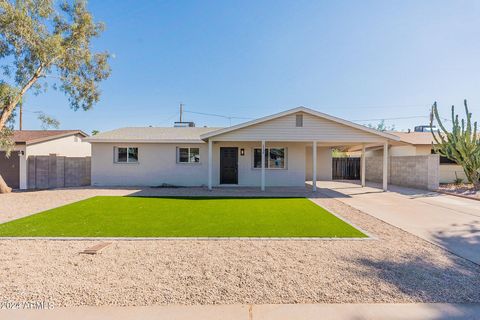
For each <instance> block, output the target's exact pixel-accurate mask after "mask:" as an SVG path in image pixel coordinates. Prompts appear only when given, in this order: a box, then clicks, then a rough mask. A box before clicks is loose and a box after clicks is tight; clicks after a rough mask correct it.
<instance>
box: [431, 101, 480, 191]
mask: <svg viewBox="0 0 480 320" xmlns="http://www.w3.org/2000/svg"><path fill="white" fill-rule="evenodd" d="M464 105H465V113H466V115H467V119H466V121H465V119H462V120H461V121H459V119H458V114H455V106H452V131H451V132H449V131H448V130H447V129H446V128H445V126H444V125H443V123H442V120H441V119H440V116H439V114H438V108H437V102H435V103H434V104H433V107H432V116H431V120H430V126H431V128H432V129H433V123H434V120H436V122H437V123H438V126H439V128H440V130H438V131H434V130H432V134H433V138H434V140H435V142H436V143H435V144H433V149H434V150H435V152H436V153H438V154H440V155H442V156H444V157H447V158H448V159H450V160H453V161H455V162H456V163H458V164H459V165H461V166H462V168H463V171H464V172H465V175H466V176H467V179H468V182H470V183H472V184H473V185H474V187H475V189H476V190H480V137H479V135H478V133H477V122H476V121H475V123H473V126H472V114H471V113H470V112H469V111H468V106H467V100H464Z"/></svg>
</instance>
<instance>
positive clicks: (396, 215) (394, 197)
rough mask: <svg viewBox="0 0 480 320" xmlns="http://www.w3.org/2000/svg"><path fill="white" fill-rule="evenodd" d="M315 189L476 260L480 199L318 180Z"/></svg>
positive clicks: (479, 259)
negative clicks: (384, 190)
mask: <svg viewBox="0 0 480 320" xmlns="http://www.w3.org/2000/svg"><path fill="white" fill-rule="evenodd" d="M317 186H318V188H319V192H321V193H323V194H326V195H329V196H332V197H334V198H336V199H338V200H340V201H342V202H344V203H346V204H348V205H350V206H352V207H354V208H356V209H358V210H361V211H363V212H365V213H368V214H370V215H372V216H374V217H376V218H378V219H381V220H383V221H385V222H387V223H390V224H392V225H394V226H396V227H398V228H401V229H403V230H405V231H407V232H410V233H412V234H414V235H417V236H419V237H421V238H423V239H425V240H427V241H430V242H432V243H434V244H437V245H439V246H441V247H443V248H445V249H447V250H449V251H451V252H453V253H455V254H456V255H459V256H461V257H463V258H466V259H469V260H471V261H473V262H475V263H477V264H480V202H479V201H475V200H469V199H463V198H459V197H455V196H449V195H444V194H439V193H436V192H429V191H423V190H416V189H409V188H403V187H397V186H389V191H388V192H383V191H382V190H379V189H378V187H379V185H376V184H369V185H368V186H367V187H364V188H362V187H361V186H360V185H358V184H356V183H353V182H345V181H321V182H318V185H317Z"/></svg>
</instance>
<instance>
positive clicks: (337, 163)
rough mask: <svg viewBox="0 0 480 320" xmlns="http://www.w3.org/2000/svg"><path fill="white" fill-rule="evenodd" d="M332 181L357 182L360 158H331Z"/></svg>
mask: <svg viewBox="0 0 480 320" xmlns="http://www.w3.org/2000/svg"><path fill="white" fill-rule="evenodd" d="M332 179H333V180H359V179H360V158H332Z"/></svg>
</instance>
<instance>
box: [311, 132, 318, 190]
mask: <svg viewBox="0 0 480 320" xmlns="http://www.w3.org/2000/svg"><path fill="white" fill-rule="evenodd" d="M312 191H314V192H315V191H317V141H313V146H312Z"/></svg>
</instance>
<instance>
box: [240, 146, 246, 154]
mask: <svg viewBox="0 0 480 320" xmlns="http://www.w3.org/2000/svg"><path fill="white" fill-rule="evenodd" d="M240 155H241V156H244V155H245V149H243V148H242V149H240Z"/></svg>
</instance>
